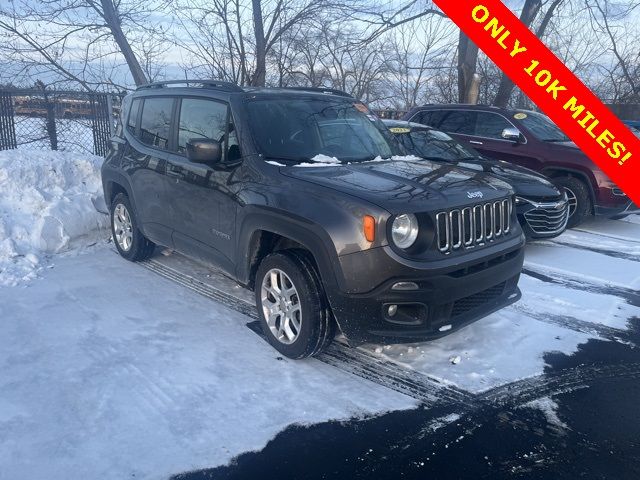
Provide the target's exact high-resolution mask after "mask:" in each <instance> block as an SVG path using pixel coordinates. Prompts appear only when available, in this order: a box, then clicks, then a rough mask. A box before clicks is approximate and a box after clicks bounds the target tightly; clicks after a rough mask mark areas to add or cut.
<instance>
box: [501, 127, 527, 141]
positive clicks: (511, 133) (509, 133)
mask: <svg viewBox="0 0 640 480" xmlns="http://www.w3.org/2000/svg"><path fill="white" fill-rule="evenodd" d="M500 136H501V137H502V138H504V139H505V140H509V141H511V142H516V143H520V140H522V134H521V133H520V130H518V129H517V128H515V127H509V128H505V129H504V130H502V134H501V135H500Z"/></svg>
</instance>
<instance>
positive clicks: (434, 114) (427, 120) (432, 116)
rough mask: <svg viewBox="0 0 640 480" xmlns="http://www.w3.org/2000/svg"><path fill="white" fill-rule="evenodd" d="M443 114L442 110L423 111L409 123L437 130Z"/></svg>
mask: <svg viewBox="0 0 640 480" xmlns="http://www.w3.org/2000/svg"><path fill="white" fill-rule="evenodd" d="M445 113H446V112H444V111H442V110H423V111H422V112H419V113H418V114H417V115H415V116H414V117H413V118H412V119H411V121H412V122H417V123H421V124H423V125H429V126H430V127H433V128H438V126H439V124H440V122H441V121H442V117H443V116H444V115H445Z"/></svg>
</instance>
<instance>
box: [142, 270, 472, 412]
mask: <svg viewBox="0 0 640 480" xmlns="http://www.w3.org/2000/svg"><path fill="white" fill-rule="evenodd" d="M140 263H141V265H143V266H144V267H146V268H148V269H149V270H151V271H153V272H154V273H156V274H158V275H160V276H162V277H164V278H166V279H168V280H171V281H172V282H174V283H177V284H179V285H182V286H184V287H186V288H188V289H190V290H192V291H194V292H196V293H199V294H200V295H203V296H205V297H207V298H209V299H211V300H214V301H216V302H219V303H221V304H223V305H225V306H226V307H228V308H230V309H232V310H235V311H237V312H239V313H242V314H243V315H246V316H248V317H250V318H253V319H255V320H257V319H258V314H257V312H256V307H255V305H253V304H250V303H248V302H245V301H244V300H240V299H238V298H237V297H234V296H233V295H230V294H228V293H226V292H224V291H222V290H219V289H217V288H215V287H213V286H211V285H209V284H206V283H204V282H201V281H200V280H197V279H195V278H193V277H191V276H189V275H187V274H184V273H182V272H179V271H177V270H175V269H173V268H170V267H167V266H166V265H163V264H162V263H161V262H159V261H158V260H154V259H150V260H145V261H143V262H140ZM247 326H248V327H249V328H250V329H251V330H252V331H254V332H255V333H257V334H259V335H261V336H262V330H261V328H260V325H259V323H258V322H257V321H254V322H251V323H249V324H248V325H247ZM315 358H316V359H317V360H320V361H321V362H323V363H326V364H328V365H331V366H333V367H336V368H338V369H340V370H342V371H345V372H347V373H350V374H352V375H356V376H358V377H361V378H364V379H366V380H369V381H371V382H374V383H377V384H378V385H381V386H384V387H386V388H389V389H391V390H395V391H396V392H400V393H403V394H405V395H408V396H410V397H412V398H415V399H416V400H419V401H420V402H422V403H426V404H433V403H436V402H440V401H443V400H447V401H451V402H456V403H464V402H466V401H469V399H470V398H471V397H470V394H469V393H468V392H465V391H464V390H461V389H458V388H457V387H453V386H450V385H447V384H444V383H442V382H440V381H438V380H436V379H434V378H431V377H429V376H427V375H424V374H421V373H419V372H415V371H412V370H407V369H406V368H403V367H402V366H400V365H397V364H395V363H393V362H390V361H387V360H383V359H380V358H378V357H375V356H374V355H372V354H369V353H368V352H366V351H363V350H361V349H357V348H355V349H354V348H351V347H349V346H347V345H345V344H343V343H341V342H338V341H336V342H334V343H332V344H331V346H330V347H329V349H327V351H325V352H323V353H322V354H320V355H318V356H316V357H315Z"/></svg>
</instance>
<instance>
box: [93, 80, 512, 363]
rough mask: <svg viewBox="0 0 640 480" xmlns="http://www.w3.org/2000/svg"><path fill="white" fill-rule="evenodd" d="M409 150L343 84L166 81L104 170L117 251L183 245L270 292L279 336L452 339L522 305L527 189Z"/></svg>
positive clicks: (129, 114) (267, 310)
mask: <svg viewBox="0 0 640 480" xmlns="http://www.w3.org/2000/svg"><path fill="white" fill-rule="evenodd" d="M403 153H404V152H403V151H402V150H401V147H400V146H399V144H398V143H396V141H395V139H394V138H392V136H391V135H390V134H389V132H388V130H387V129H386V128H385V127H384V126H383V125H382V124H381V122H380V121H379V120H378V119H377V118H376V117H375V116H374V115H373V114H372V113H371V112H370V111H369V109H368V108H367V107H366V106H365V105H364V104H362V103H360V102H358V101H357V100H355V99H353V98H352V97H350V96H349V95H347V94H345V93H343V92H340V91H335V90H330V89H254V88H240V87H238V86H236V85H233V84H229V83H225V82H219V81H203V80H199V81H188V82H184V81H183V82H161V83H154V84H150V85H146V86H144V87H140V88H138V90H136V91H135V92H134V93H133V94H131V95H129V96H127V97H126V98H125V99H124V102H123V108H122V118H121V124H120V125H119V126H118V128H117V132H116V135H115V136H114V138H113V139H112V148H111V151H110V153H109V155H108V156H107V159H106V161H105V163H104V165H103V168H102V181H103V184H104V192H105V198H106V200H107V203H108V204H109V205H110V210H111V225H112V230H113V238H114V241H115V245H116V247H117V249H118V251H119V252H120V254H121V255H122V256H123V257H125V258H127V259H129V260H133V261H137V260H142V259H145V258H147V257H149V256H150V255H152V253H153V250H154V247H155V245H163V246H167V247H170V248H172V249H174V250H176V251H178V252H180V253H183V254H185V255H187V256H189V257H192V258H196V259H199V260H201V261H205V262H207V263H209V264H213V265H215V266H216V267H217V268H219V269H221V270H222V271H224V272H225V273H226V274H227V275H229V276H230V277H232V278H233V279H235V280H236V281H238V282H239V283H240V284H242V285H244V286H246V287H247V288H250V289H253V290H254V291H255V298H256V304H257V307H258V312H259V316H260V319H261V323H262V327H263V330H264V333H265V335H266V336H267V338H268V339H269V342H270V343H271V344H272V345H273V346H274V347H275V348H276V349H277V350H279V351H280V352H281V353H282V354H284V355H286V356H288V357H291V358H302V357H306V356H309V355H314V354H316V353H318V352H320V351H321V350H322V349H323V348H324V347H326V346H327V345H328V344H329V343H330V342H331V340H332V338H333V337H334V334H335V329H336V327H339V328H340V329H341V330H342V332H343V333H344V334H345V335H346V337H347V338H348V340H349V342H351V343H352V344H358V343H361V342H365V341H397V340H400V339H404V340H421V339H429V338H435V337H438V336H442V335H445V334H447V333H449V332H451V331H454V330H456V329H457V328H460V327H462V326H463V325H466V324H468V323H470V322H472V321H474V320H477V319H479V318H481V317H483V316H485V315H487V314H489V313H491V312H493V311H495V310H497V309H499V308H502V307H504V306H506V305H509V304H511V303H513V302H515V301H516V300H517V299H518V298H519V296H520V292H519V290H518V287H517V283H518V277H519V275H520V270H521V268H522V262H523V244H524V236H523V235H522V231H521V230H520V226H519V225H518V222H517V220H516V217H515V210H514V208H513V191H512V190H511V188H510V187H509V186H508V185H507V184H506V183H503V182H502V181H500V180H498V179H496V178H493V177H491V176H488V175H486V174H484V173H482V172H472V171H468V170H467V171H465V170H460V169H458V168H456V167H455V166H453V165H446V164H438V163H433V162H430V161H427V160H419V159H417V158H415V157H402V156H401V155H403Z"/></svg>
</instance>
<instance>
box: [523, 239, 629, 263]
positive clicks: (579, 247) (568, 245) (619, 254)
mask: <svg viewBox="0 0 640 480" xmlns="http://www.w3.org/2000/svg"><path fill="white" fill-rule="evenodd" d="M535 244H536V245H540V246H548V247H553V246H555V245H558V246H560V247H563V248H573V249H576V250H584V251H587V252H592V253H597V254H599V255H605V256H607V257H611V258H619V259H622V260H629V261H631V262H640V255H634V254H632V253H626V252H618V251H615V250H609V249H606V248H598V247H592V246H589V245H583V244H580V243H573V242H566V241H563V240H545V241H538V242H536V243H535Z"/></svg>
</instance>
